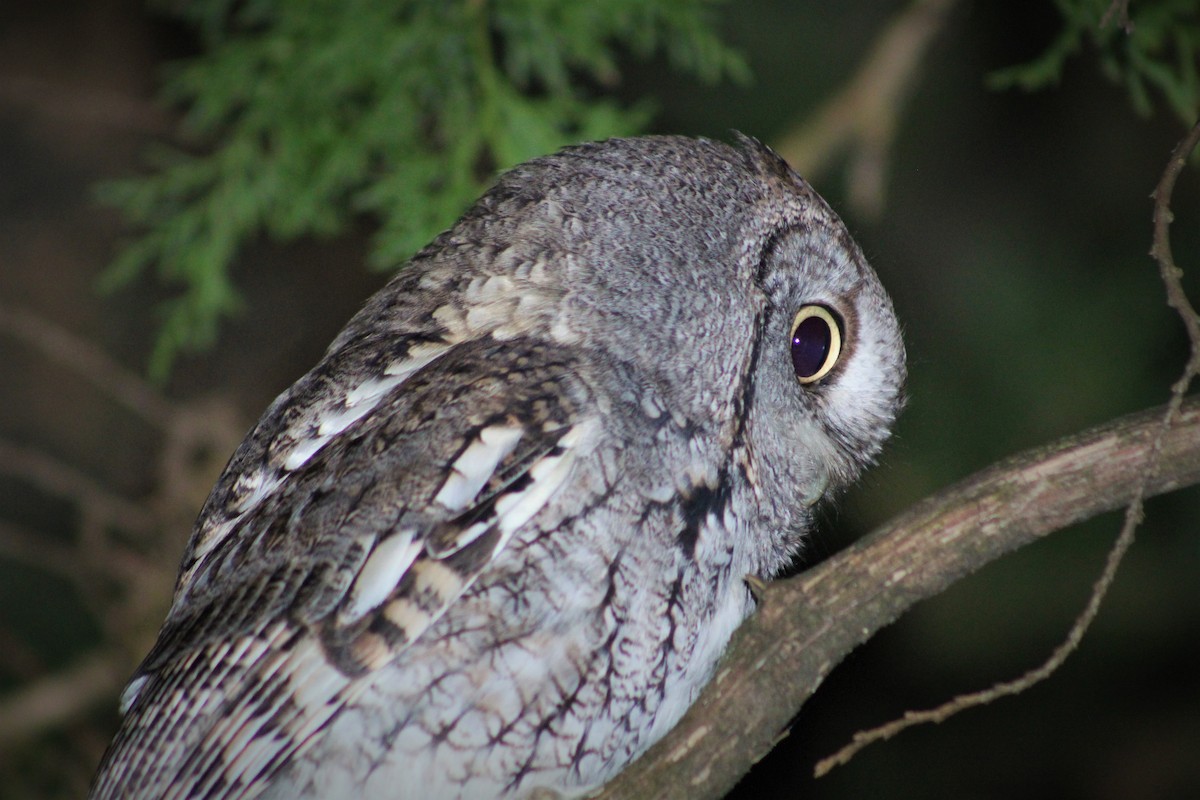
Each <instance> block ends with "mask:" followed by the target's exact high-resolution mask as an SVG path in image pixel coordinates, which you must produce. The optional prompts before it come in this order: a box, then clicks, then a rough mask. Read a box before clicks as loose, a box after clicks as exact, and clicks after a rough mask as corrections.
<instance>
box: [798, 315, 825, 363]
mask: <svg viewBox="0 0 1200 800" xmlns="http://www.w3.org/2000/svg"><path fill="white" fill-rule="evenodd" d="M830 341H831V337H830V333H829V324H828V323H826V322H825V320H823V319H821V318H820V317H809V318H808V319H806V320H804V321H803V322H801V323H800V324H799V325H797V326H796V332H795V333H793V334H792V366H793V367H794V368H795V369H796V375H797V376H798V377H801V378H807V377H809V376H810V375H816V374H817V372H819V371H820V369H821V367H822V366H823V365H824V364H825V358H826V357H827V356H828V355H829V344H830Z"/></svg>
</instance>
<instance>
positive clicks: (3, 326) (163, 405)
mask: <svg viewBox="0 0 1200 800" xmlns="http://www.w3.org/2000/svg"><path fill="white" fill-rule="evenodd" d="M0 330H3V331H5V332H7V333H8V334H9V335H10V336H13V337H15V338H17V339H20V340H21V341H23V342H25V343H26V344H27V345H29V346H30V347H33V348H35V349H36V350H39V351H41V353H42V354H43V355H46V356H48V357H50V358H51V359H53V360H54V361H57V362H58V363H60V364H62V365H63V366H65V367H67V368H68V369H70V370H72V371H73V372H75V373H77V374H78V375H80V376H81V377H83V378H85V379H86V380H88V381H90V382H91V383H92V384H93V385H94V386H95V387H96V388H97V389H99V390H100V391H102V392H104V393H105V394H106V395H108V396H109V397H111V398H113V399H114V400H116V401H117V402H119V403H121V405H123V406H125V407H126V408H128V409H129V410H130V411H132V412H134V413H135V414H137V415H139V416H140V417H142V418H143V419H144V420H146V421H147V422H149V423H150V424H152V425H154V426H156V427H158V428H160V429H163V430H165V429H167V428H168V427H169V426H170V424H171V422H172V420H173V419H174V414H173V410H172V407H171V404H170V403H169V402H167V401H166V400H165V399H163V397H162V395H160V394H159V393H158V392H157V391H155V390H154V388H153V387H152V386H150V384H148V383H146V381H144V380H142V379H141V378H140V377H138V376H137V375H136V374H134V373H133V372H131V371H129V370H127V369H125V368H124V367H122V366H121V365H120V364H118V363H116V362H115V361H113V360H112V358H111V357H110V356H109V355H108V354H107V353H105V352H104V351H103V350H101V349H100V348H99V347H97V346H96V345H95V344H93V343H92V342H89V341H86V340H84V339H80V338H79V337H77V336H74V335H73V334H70V333H68V332H67V331H66V330H64V329H63V328H61V327H59V326H58V325H55V324H53V323H51V322H48V321H46V320H45V319H43V318H42V317H40V316H38V315H37V314H33V313H31V312H29V311H26V310H25V309H22V308H14V307H12V306H8V305H5V304H3V303H0Z"/></svg>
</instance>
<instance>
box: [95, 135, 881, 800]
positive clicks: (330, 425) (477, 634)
mask: <svg viewBox="0 0 1200 800" xmlns="http://www.w3.org/2000/svg"><path fill="white" fill-rule="evenodd" d="M904 377H905V366H904V347H903V344H902V342H901V335H900V328H899V325H898V324H897V321H896V318H895V316H894V314H893V311H892V305H891V302H890V300H889V298H888V296H887V294H886V293H885V292H884V290H883V288H882V286H881V285H880V283H879V280H878V278H877V277H876V275H875V273H874V272H873V271H872V270H871V268H870V267H869V266H868V264H867V262H866V261H865V259H864V257H863V255H862V253H861V252H860V250H859V248H858V247H857V246H856V245H855V243H854V242H853V240H852V239H851V237H850V235H849V234H848V233H847V231H846V229H845V227H844V226H843V225H842V223H841V221H840V220H839V219H838V218H837V216H836V215H835V214H834V213H833V212H832V211H831V210H830V208H829V207H828V206H827V205H826V204H825V202H824V201H823V200H822V199H821V198H820V197H819V196H818V195H817V194H816V193H815V192H814V191H813V190H812V189H811V188H810V187H809V186H808V184H807V183H805V182H804V181H803V180H802V179H801V178H800V177H799V176H798V175H796V174H795V173H794V172H792V171H791V169H790V168H789V167H788V166H787V164H786V163H785V162H784V161H783V160H782V159H781V158H780V157H778V156H777V155H775V154H774V153H773V152H771V151H770V150H769V149H767V148H766V147H764V146H763V145H761V144H759V143H758V142H756V141H754V140H753V139H750V138H746V137H741V138H739V139H738V141H737V142H736V145H735V146H730V145H726V144H722V143H718V142H713V141H708V140H703V139H688V138H682V137H645V138H631V139H613V140H609V141H606V142H600V143H594V144H585V145H581V146H577V147H571V148H568V149H565V150H563V151H561V152H559V153H557V154H554V155H551V156H547V157H543V158H538V159H535V160H533V161H530V162H528V163H526V164H524V165H521V166H519V167H516V168H515V169H513V170H511V171H510V172H508V173H507V174H505V175H503V176H502V177H501V178H500V179H499V180H498V181H497V183H496V184H495V186H494V187H493V188H492V189H491V190H489V191H488V192H487V193H486V194H484V195H483V197H482V198H481V199H480V200H479V201H478V202H477V203H476V204H475V205H474V206H473V207H472V208H471V209H470V210H468V211H467V212H466V214H465V215H464V216H463V217H462V219H460V220H459V221H458V222H457V223H456V224H455V225H454V226H453V227H452V228H451V229H449V230H448V231H446V232H445V233H443V234H441V235H440V236H438V237H437V239H435V240H434V242H433V243H432V244H430V245H429V246H428V247H426V248H425V249H424V250H422V251H420V252H419V253H417V254H416V255H415V256H414V257H413V258H412V260H411V262H410V263H409V264H408V265H407V266H406V267H405V268H404V269H402V270H401V271H399V272H398V273H397V275H396V277H395V278H394V279H393V280H392V281H391V282H390V283H389V284H388V285H387V286H386V287H384V288H383V289H382V290H381V291H380V292H379V293H378V294H376V295H375V296H374V297H372V298H371V299H370V300H369V301H368V302H367V303H366V306H365V307H364V308H363V310H362V311H361V312H359V313H358V314H357V315H356V316H355V317H354V318H353V319H352V320H351V321H350V322H349V324H348V325H347V326H346V327H345V329H344V330H343V331H342V332H341V333H340V334H339V335H338V336H337V338H336V339H335V340H334V341H333V343H332V344H331V345H330V347H329V349H328V351H327V352H326V353H325V355H324V357H323V358H322V359H321V361H320V363H318V364H317V365H316V366H315V367H314V368H313V369H312V371H310V372H309V373H308V374H307V375H305V376H304V377H302V378H301V379H300V380H299V381H297V382H296V383H295V384H294V385H292V386H291V388H289V389H287V390H286V391H284V392H283V394H281V395H280V396H279V397H278V398H277V399H276V400H275V401H274V402H273V403H272V404H271V406H270V407H269V408H268V409H267V410H266V412H265V413H264V414H263V416H262V418H261V419H260V420H259V421H258V423H257V424H256V425H255V426H254V428H253V429H252V430H251V431H250V433H249V434H248V435H247V437H246V439H245V441H244V442H243V443H242V444H241V446H240V447H239V448H238V449H237V451H236V452H235V453H234V455H233V457H232V458H231V460H230V461H229V464H228V465H227V466H226V468H225V470H224V472H223V474H222V475H221V476H220V478H219V479H218V481H217V484H216V487H215V488H214V489H213V491H212V494H211V496H210V497H209V498H208V501H207V502H206V504H205V505H204V508H203V510H202V511H201V512H200V515H199V518H198V520H197V522H196V526H195V529H194V531H193V533H192V537H191V540H190V542H189V544H188V547H187V550H186V553H185V554H184V557H183V562H182V565H181V569H180V575H179V579H178V583H177V585H176V588H175V593H174V600H173V604H172V606H171V609H170V612H169V613H168V616H167V619H166V622H165V623H164V625H163V627H162V630H161V632H160V634H159V636H158V640H157V642H156V644H155V645H154V647H153V649H152V650H151V652H150V654H149V655H148V656H147V657H146V659H145V661H144V662H143V663H142V664H141V666H140V667H139V668H138V670H137V672H136V674H135V676H134V677H133V679H132V681H131V682H130V683H129V685H128V688H127V689H126V690H125V693H124V695H123V697H122V710H123V713H124V721H123V724H122V726H121V729H120V731H119V732H118V734H117V736H116V738H115V740H114V741H113V743H112V745H111V746H110V748H109V750H108V752H107V754H106V755H105V757H104V760H103V763H102V764H101V767H100V770H99V773H98V775H97V777H96V780H95V782H94V785H93V789H92V794H91V796H92V797H93V798H116V797H122V798H160V797H161V798H210V799H211V800H216V799H217V798H239V799H241V798H318V797H319V798H342V797H364V798H390V799H394V798H417V797H420V798H499V797H503V798H518V797H528V796H531V795H536V796H539V797H541V796H558V797H575V796H580V795H582V794H585V793H587V792H589V791H593V790H595V789H596V788H597V787H599V786H600V785H602V784H603V783H604V782H605V781H607V780H609V779H610V778H612V777H613V776H614V775H615V774H616V773H618V772H619V771H620V770H621V769H622V768H623V767H624V766H625V765H626V764H628V763H629V762H630V761H631V760H633V759H634V758H635V757H637V756H638V755H639V754H640V753H642V752H643V751H644V750H646V748H647V747H649V746H650V745H651V744H652V743H653V742H655V741H656V740H657V739H659V738H660V737H661V736H662V735H663V734H664V733H666V732H667V731H668V730H669V729H670V728H671V727H672V725H674V724H675V723H676V721H677V720H678V719H679V718H680V716H681V715H682V714H683V713H684V711H685V710H686V709H687V708H688V706H689V705H690V704H691V703H692V701H693V700H694V699H695V698H696V696H697V693H698V692H699V691H700V689H701V688H702V687H703V686H704V684H705V683H706V681H708V679H709V677H710V676H711V675H712V673H713V670H714V666H715V664H716V662H717V660H718V658H719V657H720V655H721V652H722V650H723V649H724V647H725V645H726V643H727V642H728V640H729V637H730V635H731V633H732V632H733V630H734V629H735V628H736V627H737V625H738V624H739V623H740V622H741V621H742V620H743V619H744V618H745V617H746V616H747V615H748V614H749V613H750V612H751V611H752V610H753V607H754V602H755V601H754V598H753V595H752V594H751V592H750V590H749V588H748V584H747V579H748V578H750V577H752V576H753V577H758V578H760V579H764V580H765V579H769V578H771V577H773V576H775V575H777V574H778V573H779V572H780V571H781V570H782V569H784V568H785V567H786V566H787V565H788V564H789V562H790V561H791V560H792V559H793V557H794V556H795V555H796V553H797V552H798V550H799V549H800V548H801V547H802V546H803V543H804V539H805V536H806V534H807V532H808V531H809V530H810V528H811V525H812V520H813V508H814V505H815V504H817V503H818V501H820V500H821V499H822V498H824V497H827V496H828V495H830V494H831V493H833V492H835V491H837V490H838V489H839V488H840V487H843V486H845V485H846V484H847V483H849V482H850V481H852V480H853V479H854V478H855V477H856V476H857V475H858V474H859V473H860V471H861V470H862V469H863V468H864V467H865V466H866V465H868V464H869V463H870V462H871V461H872V460H873V459H874V457H875V456H876V454H877V453H878V452H879V449H880V447H881V445H882V444H883V442H884V440H885V439H886V437H887V436H888V433H889V429H890V427H891V425H892V423H893V421H894V419H895V417H896V415H897V413H898V411H899V409H900V407H901V405H902V399H901V398H902V386H903V382H904Z"/></svg>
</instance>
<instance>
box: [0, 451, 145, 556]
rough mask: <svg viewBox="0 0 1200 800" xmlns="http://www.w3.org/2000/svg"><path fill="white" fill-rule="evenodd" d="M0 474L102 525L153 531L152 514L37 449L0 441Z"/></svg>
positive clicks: (142, 531)
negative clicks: (86, 513) (85, 512)
mask: <svg viewBox="0 0 1200 800" xmlns="http://www.w3.org/2000/svg"><path fill="white" fill-rule="evenodd" d="M0 474H7V475H11V476H13V477H16V478H20V479H21V480H24V481H27V482H29V483H31V484H32V485H34V486H36V487H37V488H38V489H40V490H41V491H43V492H45V493H46V494H49V495H52V496H54V497H58V498H61V499H64V500H71V501H73V502H75V503H76V504H78V505H79V506H80V508H87V509H88V510H89V511H90V512H91V513H94V514H96V515H97V516H98V517H100V518H101V519H102V520H103V521H104V522H106V523H107V524H110V525H114V526H118V527H121V528H124V529H126V530H128V531H130V532H133V533H141V534H145V533H149V532H151V531H153V530H155V529H156V528H157V525H158V520H157V519H156V517H155V516H154V514H152V513H150V512H149V511H147V510H146V509H145V508H143V507H142V506H140V505H138V504H137V503H132V502H130V501H128V500H125V499H124V498H122V497H120V496H119V495H116V494H114V493H112V492H110V491H108V490H107V489H105V488H104V487H103V486H101V485H100V484H99V483H97V482H96V481H94V480H92V479H91V478H89V477H88V476H87V475H84V474H83V473H81V472H79V471H78V470H76V469H75V468H74V467H71V466H69V465H67V464H64V463H62V462H61V461H59V460H57V459H55V458H52V457H51V456H48V455H46V454H45V453H42V452H40V451H38V450H34V449H31V448H28V447H21V446H20V445H15V444H12V443H11V442H6V441H4V440H0Z"/></svg>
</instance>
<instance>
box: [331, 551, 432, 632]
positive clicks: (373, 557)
mask: <svg viewBox="0 0 1200 800" xmlns="http://www.w3.org/2000/svg"><path fill="white" fill-rule="evenodd" d="M413 539H414V536H413V531H411V530H405V531H398V532H397V533H395V534H393V535H392V536H389V537H388V538H386V539H384V540H383V541H381V542H379V543H378V544H376V545H375V549H374V550H372V551H371V554H370V555H369V556H367V560H366V562H364V563H363V565H362V568H361V569H360V570H359V571H358V577H357V578H355V579H354V585H353V586H352V587H351V589H350V602H349V603H347V605H346V607H345V608H344V609H342V611H341V612H340V613H339V614H338V617H339V622H342V623H346V622H353V621H355V620H358V619H361V618H362V616H363V615H364V614H366V613H367V612H368V611H370V610H371V609H373V608H375V607H377V606H378V605H379V604H380V603H382V602H383V601H384V600H386V599H387V596H388V595H389V594H391V593H392V590H393V589H395V588H396V584H398V583H399V582H400V579H401V578H402V577H403V576H404V573H405V572H407V571H408V568H409V567H411V566H412V563H413V561H414V560H415V559H416V557H417V554H418V553H420V552H421V543H420V542H419V541H413Z"/></svg>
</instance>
